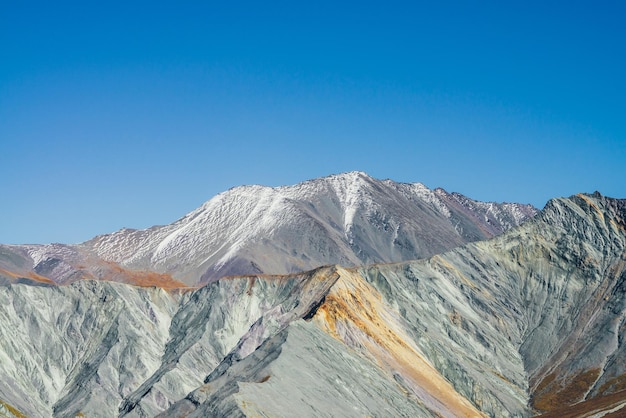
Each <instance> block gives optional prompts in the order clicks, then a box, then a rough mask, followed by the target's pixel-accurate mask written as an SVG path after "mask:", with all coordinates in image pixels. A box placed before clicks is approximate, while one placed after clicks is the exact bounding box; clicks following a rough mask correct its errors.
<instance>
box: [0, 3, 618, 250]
mask: <svg viewBox="0 0 626 418" xmlns="http://www.w3.org/2000/svg"><path fill="white" fill-rule="evenodd" d="M90 3H93V2H84V1H83V2H66V1H58V2H36V1H35V2H32V1H28V2H8V1H5V2H1V3H0V185H1V187H2V188H1V190H2V196H3V199H2V201H1V202H2V203H1V204H0V243H6V244H21V243H42V244H43V243H51V242H61V243H78V242H82V241H85V240H88V239H90V238H92V237H94V236H95V235H98V234H103V233H109V232H113V231H115V230H117V229H120V228H122V227H129V228H146V227H149V226H152V225H162V224H168V223H171V222H173V221H175V220H176V219H178V218H180V217H182V216H183V215H184V214H186V213H188V212H190V211H192V210H193V209H195V208H196V207H198V206H200V205H201V204H202V203H203V202H205V201H206V200H208V199H210V198H211V197H213V196H214V195H216V194H218V193H220V192H222V191H225V190H227V189H229V188H231V187H234V186H238V185H243V184H262V185H268V186H280V185H289V184H296V183H298V182H301V181H304V180H307V179H312V178H316V177H322V176H327V175H330V174H336V173H341V172H347V171H353V170H359V171H364V172H366V173H368V174H369V175H371V176H373V177H375V178H379V179H386V178H390V179H392V180H395V181H400V182H421V183H424V184H425V185H426V186H428V187H430V188H436V187H442V188H444V189H446V190H448V191H450V192H452V191H456V192H460V193H463V194H465V195H467V196H469V197H471V198H473V199H477V200H483V201H498V202H503V201H507V202H520V203H531V204H533V205H535V206H537V207H539V208H542V207H543V206H544V205H545V203H546V202H547V201H548V200H549V199H550V198H553V197H561V196H570V195H572V194H575V193H579V192H593V191H596V190H598V191H600V192H601V193H602V194H604V195H607V196H612V197H617V198H626V183H625V181H624V179H626V168H625V163H626V104H625V100H626V25H624V23H623V20H624V16H626V2H623V1H594V2H591V1H588V2H579V1H571V2H563V1H558V2H552V1H541V2H538V1H537V2H534V1H529V2H500V1H498V2H495V1H494V2H490V1H483V2H475V1H458V2H452V1H440V2H420V1H411V2H408V1H407V2H398V1H393V0H391V1H384V2H375V1H360V2H337V1H333V2H329V1H324V0H322V1H316V2H293V1H289V2H286V1H274V2H238V1H231V2H214V1H193V2H189V1H180V2H159V1H151V2H143V1H132V0H129V1H125V2H118V1H109V2H97V3H93V4H90ZM226 3H227V4H226ZM505 3H511V4H505Z"/></svg>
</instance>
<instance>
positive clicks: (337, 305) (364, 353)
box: [0, 194, 626, 417]
mask: <svg viewBox="0 0 626 418" xmlns="http://www.w3.org/2000/svg"><path fill="white" fill-rule="evenodd" d="M625 219H626V200H616V199H610V198H605V197H602V196H600V195H597V194H596V195H577V196H573V197H571V198H569V199H554V200H551V201H550V202H549V203H548V204H547V205H546V207H545V208H544V210H543V211H542V212H541V213H540V214H539V215H537V216H536V217H535V218H533V219H532V220H530V221H528V222H526V223H525V224H523V225H522V226H520V227H517V228H514V229H512V230H510V231H508V232H506V233H504V234H502V235H500V236H498V237H496V238H493V239H491V240H488V241H481V242H477V243H471V244H467V245H464V246H462V247H459V248H457V249H455V250H452V251H449V252H446V253H444V254H440V255H436V256H433V257H431V258H429V259H425V260H420V261H410V262H403V263H399V264H386V265H372V266H367V267H357V268H352V269H347V268H342V267H338V266H330V267H323V268H319V269H316V270H314V271H311V272H308V273H299V274H295V275H290V276H262V275H256V276H249V277H233V278H224V279H220V280H217V281H214V282H212V283H209V284H208V285H206V286H204V287H202V288H199V289H195V290H184V291H183V290H177V291H174V290H172V291H166V290H163V289H161V288H154V287H151V288H142V287H137V286H131V285H127V284H120V283H112V282H103V281H78V282H75V283H73V284H71V285H67V286H54V285H49V284H43V285H40V286H32V285H29V284H25V283H21V284H9V285H7V286H4V287H0V401H1V402H0V405H1V406H0V408H2V409H0V411H4V412H1V413H4V414H5V415H6V416H11V415H14V416H17V415H19V413H23V414H25V415H27V416H32V417H47V416H64V417H65V416H76V415H78V414H83V415H84V416H120V417H143V416H155V415H159V414H161V416H189V417H197V416H231V417H240V416H272V417H274V416H275V417H282V416H298V417H303V416H304V417H306V416H310V417H323V416H327V417H330V416H342V417H350V416H354V417H362V416H367V415H369V416H405V417H422V416H423V417H428V416H444V417H458V416H493V417H507V416H519V417H524V416H531V415H533V414H536V413H538V412H546V411H548V412H550V411H551V413H552V414H553V415H552V416H567V415H564V414H563V413H562V411H563V410H560V409H559V408H569V409H568V411H569V412H568V413H571V414H574V415H569V416H592V415H593V416H604V414H605V413H608V412H609V411H614V413H618V412H619V411H620V408H623V407H624V405H626V395H625V394H624V392H623V390H624V388H625V387H626V370H625V369H626V348H625V347H624V344H623V337H624V332H625V325H624V323H625V321H624V320H625V318H626V296H625V293H624V289H626V285H625V284H624V283H625V282H626V251H625V249H626V221H625ZM11 411H13V412H11ZM18 411H19V412H18ZM584 411H587V412H588V414H587V415H584V414H583V412H584ZM589 411H591V412H589ZM615 411H617V412H615ZM555 414H556V415H555ZM594 414H595V415H594Z"/></svg>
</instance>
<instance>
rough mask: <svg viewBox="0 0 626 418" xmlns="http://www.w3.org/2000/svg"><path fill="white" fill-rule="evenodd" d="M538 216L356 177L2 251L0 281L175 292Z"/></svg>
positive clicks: (433, 249) (474, 235)
mask: <svg viewBox="0 0 626 418" xmlns="http://www.w3.org/2000/svg"><path fill="white" fill-rule="evenodd" d="M536 212H537V211H536V209H535V208H533V207H532V206H530V205H520V204H509V203H503V204H496V203H483V202H477V201H474V200H471V199H469V198H466V197H464V196H462V195H460V194H456V193H452V194H450V193H447V192H446V191H444V190H442V189H436V190H430V189H428V188H426V187H425V186H424V185H422V184H419V183H414V184H404V183H396V182H393V181H391V180H383V181H381V180H376V179H373V178H371V177H369V176H367V175H366V174H364V173H360V172H353V173H346V174H341V175H336V176H330V177H325V178H321V179H315V180H311V181H307V182H304V183H301V184H298V185H295V186H287V187H277V188H271V187H262V186H243V187H237V188H234V189H231V190H229V191H226V192H224V193H221V194H219V195H217V196H215V197H214V198H213V199H211V200H209V201H208V202H206V203H205V204H204V205H202V206H201V207H200V208H198V209H197V210H195V211H193V212H191V213H190V214H188V215H186V216H185V217H183V218H181V219H180V220H178V221H176V222H174V223H173V224H170V225H166V226H155V227H152V228H149V229H145V230H130V229H123V230H120V231H117V232H115V233H113V234H109V235H102V236H98V237H96V238H94V239H92V240H90V241H87V242H86V243H83V244H81V245H76V246H68V245H62V244H52V245H44V246H41V245H40V246H37V245H25V246H0V280H2V277H4V280H5V281H6V282H9V281H14V280H11V277H10V275H11V274H12V275H13V279H15V278H16V277H17V278H20V279H23V280H29V281H33V280H37V279H39V280H40V281H41V280H43V279H47V280H48V281H53V282H55V283H61V284H66V283H71V282H73V281H76V280H81V279H100V280H102V279H104V280H114V281H121V282H125V283H139V284H142V283H145V282H149V281H151V280H152V281H153V282H155V283H156V282H157V279H158V280H164V279H166V278H167V279H169V280H170V281H171V287H176V282H177V281H182V282H184V283H185V284H186V285H197V284H203V283H208V282H210V281H213V280H216V279H218V278H220V277H224V276H231V275H245V274H262V273H270V274H288V273H294V272H299V271H305V270H310V269H313V268H317V267H319V266H323V265H329V264H341V265H344V266H357V265H363V264H371V263H387V262H397V261H406V260H414V259H419V258H425V257H429V256H432V255H434V254H439V253H441V252H444V251H447V250H450V249H452V248H454V247H457V246H459V245H462V244H464V243H467V242H472V241H477V240H483V239H487V238H491V237H493V236H495V235H498V234H500V233H502V232H503V231H505V230H508V229H510V228H512V227H514V226H517V225H520V224H521V223H523V222H524V221H526V220H527V219H530V218H532V217H533V216H534V215H535V214H536ZM155 274H156V275H160V277H153V276H154V275H155ZM137 275H139V277H136V276H137ZM151 275H152V276H151ZM178 285H181V284H180V283H178Z"/></svg>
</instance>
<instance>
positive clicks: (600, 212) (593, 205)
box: [577, 193, 604, 221]
mask: <svg viewBox="0 0 626 418" xmlns="http://www.w3.org/2000/svg"><path fill="white" fill-rule="evenodd" d="M577 196H578V197H580V198H581V199H582V200H584V201H585V202H587V204H588V205H589V206H590V207H592V208H593V209H595V211H596V213H597V214H598V217H599V218H600V219H602V220H603V221H604V214H603V213H602V211H601V210H600V208H599V207H598V205H596V204H595V203H594V201H593V200H591V199H589V198H588V197H587V196H585V195H584V194H581V193H579V194H577Z"/></svg>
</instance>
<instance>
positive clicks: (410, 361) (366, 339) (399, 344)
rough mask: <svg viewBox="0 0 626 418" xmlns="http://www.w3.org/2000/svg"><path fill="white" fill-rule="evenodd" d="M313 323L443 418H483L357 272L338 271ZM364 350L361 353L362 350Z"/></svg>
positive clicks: (339, 269)
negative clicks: (401, 383) (398, 381)
mask: <svg viewBox="0 0 626 418" xmlns="http://www.w3.org/2000/svg"><path fill="white" fill-rule="evenodd" d="M337 272H338V273H339V276H340V277H339V280H338V281H337V282H336V283H335V285H334V286H333V287H332V289H331V291H330V292H329V294H328V295H327V296H326V299H325V301H324V303H323V304H322V306H320V308H319V309H318V311H317V313H316V315H315V317H314V321H315V323H316V324H317V325H318V326H319V327H320V328H322V329H323V330H324V331H326V332H327V333H329V334H330V335H332V336H333V337H334V338H336V339H338V340H340V341H342V342H344V343H345V344H347V345H350V346H352V347H355V346H357V347H355V348H357V349H358V350H362V352H363V354H365V355H366V356H368V357H370V358H371V359H372V360H374V361H375V362H376V363H377V364H378V365H379V366H381V367H382V368H383V369H384V370H387V371H388V372H389V373H397V374H400V375H401V376H402V377H403V378H404V379H405V380H406V382H407V383H408V385H409V386H410V387H411V389H412V390H413V392H414V394H415V395H416V396H417V397H419V398H420V399H421V400H422V401H423V402H424V404H425V405H427V406H428V407H429V408H430V409H431V410H433V412H435V413H438V414H441V415H442V416H454V417H484V416H485V415H484V414H483V413H481V412H480V411H478V410H477V409H476V407H474V405H472V404H471V403H470V402H469V401H468V400H467V399H465V398H464V397H463V396H461V394H459V393H458V392H457V391H456V390H455V389H454V387H453V386H452V384H450V382H449V381H448V380H446V379H445V378H444V377H443V376H442V375H441V374H440V373H439V372H438V371H437V370H436V369H435V368H434V367H433V366H432V365H431V364H430V363H428V361H427V360H426V359H425V358H424V357H423V356H422V355H421V354H420V353H419V352H418V351H417V348H415V347H414V346H412V345H411V343H410V341H411V340H410V338H409V337H408V336H407V335H406V334H405V333H404V331H403V330H402V328H401V326H400V325H399V323H398V321H397V319H396V318H395V317H394V314H393V313H392V312H391V311H390V310H389V308H388V307H387V306H385V305H384V303H383V302H382V299H381V296H380V294H379V293H378V292H377V291H376V289H374V288H373V287H372V286H370V285H369V284H368V283H367V282H366V281H365V280H363V278H362V277H361V276H360V275H359V274H358V273H356V272H354V271H349V270H346V269H341V268H338V269H337ZM359 345H360V347H358V346H359Z"/></svg>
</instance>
